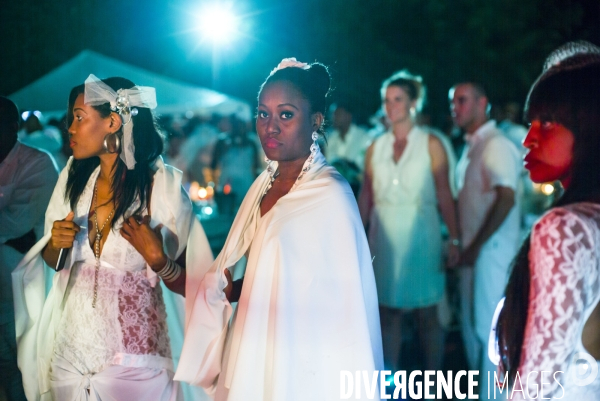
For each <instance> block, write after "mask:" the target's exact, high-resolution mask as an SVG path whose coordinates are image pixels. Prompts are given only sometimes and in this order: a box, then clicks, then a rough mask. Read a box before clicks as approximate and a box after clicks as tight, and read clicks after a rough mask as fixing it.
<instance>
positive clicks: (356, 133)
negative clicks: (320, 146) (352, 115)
mask: <svg viewBox="0 0 600 401" xmlns="http://www.w3.org/2000/svg"><path fill="white" fill-rule="evenodd" d="M371 141H372V138H371V136H369V134H368V133H367V131H365V130H364V129H362V128H360V127H358V126H357V125H354V124H351V125H350V128H349V129H348V132H346V136H344V138H343V139H342V136H341V135H340V131H338V130H334V131H332V132H331V134H330V135H329V136H328V138H327V147H326V149H325V156H326V157H327V161H328V162H329V163H333V162H335V161H336V160H338V159H346V160H349V161H351V162H353V163H355V164H356V165H357V166H358V168H360V170H361V171H362V170H363V169H364V165H365V152H366V151H367V148H368V147H369V145H370V144H371Z"/></svg>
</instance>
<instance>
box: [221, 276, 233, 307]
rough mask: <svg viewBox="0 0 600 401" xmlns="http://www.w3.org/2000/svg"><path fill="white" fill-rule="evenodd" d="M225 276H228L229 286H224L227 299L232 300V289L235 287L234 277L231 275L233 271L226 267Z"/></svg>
mask: <svg viewBox="0 0 600 401" xmlns="http://www.w3.org/2000/svg"><path fill="white" fill-rule="evenodd" d="M225 277H226V278H227V286H225V288H223V292H224V293H225V296H226V297H227V300H228V301H229V302H231V290H232V289H233V278H232V277H231V272H230V271H229V269H225Z"/></svg>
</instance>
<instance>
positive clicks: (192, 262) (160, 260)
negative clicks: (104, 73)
mask: <svg viewBox="0 0 600 401" xmlns="http://www.w3.org/2000/svg"><path fill="white" fill-rule="evenodd" d="M155 107H156V94H155V91H154V88H149V87H137V86H134V84H133V83H132V82H131V81H129V80H126V79H123V78H108V79H105V80H99V79H98V78H96V77H95V76H93V75H90V77H89V78H88V79H87V80H86V81H85V84H83V85H79V86H77V87H75V88H73V89H72V91H71V94H70V96H69V108H68V114H67V120H68V124H69V135H70V146H71V148H72V149H73V157H72V158H71V159H70V160H69V162H68V163H67V166H66V167H65V169H64V170H63V171H62V173H61V175H60V177H59V180H58V183H57V185H56V187H55V189H54V193H53V195H52V198H51V200H50V205H49V207H48V211H47V213H46V229H45V236H44V238H43V239H42V240H40V242H39V243H38V244H37V245H36V246H34V247H33V249H32V250H31V251H30V252H29V253H28V254H27V255H26V256H25V258H24V259H23V261H22V262H21V263H20V264H19V266H18V267H17V269H16V270H15V272H14V273H13V284H14V294H15V305H16V306H15V308H16V320H17V340H18V345H19V350H18V360H19V367H20V369H21V371H22V372H23V382H24V386H25V391H26V395H27V397H28V399H29V400H37V399H43V400H45V399H56V400H88V399H89V400H116V399H120V400H176V399H180V398H181V390H180V388H179V385H177V384H175V383H174V382H173V372H174V361H176V360H177V359H178V350H179V348H176V346H175V344H174V343H173V342H174V341H181V334H180V333H181V330H182V329H183V327H182V326H183V324H182V320H183V316H179V311H181V310H182V308H181V306H182V304H183V299H182V298H181V297H178V296H176V295H175V294H174V293H179V294H182V295H184V293H185V288H184V287H185V281H186V278H187V280H190V281H194V280H196V279H197V277H199V276H201V275H202V273H203V272H204V271H205V270H206V269H207V268H208V266H209V265H210V263H211V262H212V254H211V251H210V248H209V246H208V242H207V240H206V236H205V235H204V232H203V230H202V228H201V226H200V225H199V223H198V221H197V220H196V219H195V218H194V215H193V213H192V207H191V203H190V201H189V198H188V197H187V195H186V193H185V191H184V190H183V188H182V187H181V173H180V172H178V171H177V170H174V169H173V168H171V167H169V166H166V165H164V163H163V162H162V159H161V158H160V154H161V152H162V140H161V138H160V135H159V133H158V132H157V129H156V127H155V123H154V118H153V115H152V112H151V110H150V109H152V108H155ZM188 241H193V244H194V246H193V247H188V246H187V244H188ZM61 255H62V256H64V255H68V256H67V257H66V258H63V257H61ZM42 260H43V261H44V262H46V264H47V265H49V266H51V267H55V266H56V270H57V271H58V273H56V274H55V275H54V277H53V283H52V288H51V290H50V293H49V294H48V297H47V298H46V299H45V300H44V277H43V276H44V275H45V274H47V272H51V270H49V269H48V268H44V266H43V263H42ZM186 266H187V269H186ZM159 278H161V279H162V282H163V284H164V286H165V287H166V288H168V289H169V290H170V291H165V292H164V293H163V290H162V289H161V287H162V286H161V285H157V284H159V281H160V280H159ZM171 307H174V309H170V308H171ZM167 311H168V315H169V319H167ZM178 319H179V321H178ZM168 324H169V326H170V330H168V329H167V325H168ZM179 345H181V344H179ZM172 346H173V349H171V347H172Z"/></svg>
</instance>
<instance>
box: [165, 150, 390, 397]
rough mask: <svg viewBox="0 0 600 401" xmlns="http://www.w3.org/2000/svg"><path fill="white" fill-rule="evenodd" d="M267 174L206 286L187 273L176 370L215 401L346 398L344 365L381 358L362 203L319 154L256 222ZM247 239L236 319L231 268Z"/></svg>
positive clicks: (378, 364) (362, 366) (365, 365)
mask: <svg viewBox="0 0 600 401" xmlns="http://www.w3.org/2000/svg"><path fill="white" fill-rule="evenodd" d="M268 181H269V176H268V174H267V173H266V172H263V173H262V174H261V175H260V176H259V177H258V178H257V180H256V181H255V182H254V184H253V185H252V187H251V188H250V191H249V192H248V194H247V195H246V197H245V199H244V201H243V203H242V205H241V207H240V210H239V212H238V214H237V216H236V218H235V221H234V223H233V227H232V228H231V231H230V233H229V236H228V237H227V241H226V242H225V246H224V248H223V250H222V252H221V253H220V254H219V256H218V257H217V259H216V261H215V263H214V264H213V265H212V267H211V269H210V271H209V272H208V273H207V274H206V275H205V277H204V279H203V281H202V282H201V284H200V286H199V287H195V288H190V287H191V285H195V284H192V283H188V286H187V288H186V294H187V298H186V331H185V342H184V347H183V351H182V357H181V360H180V363H179V367H178V369H177V372H176V374H175V380H181V381H186V382H189V383H191V384H195V385H200V386H202V387H204V388H205V389H207V391H209V392H214V391H216V400H222V399H223V400H224V399H230V400H237V399H242V398H244V399H248V400H259V399H260V400H283V399H285V400H307V399H316V400H332V399H337V398H339V396H340V394H339V391H340V372H341V371H342V370H347V371H351V372H355V371H356V370H366V371H369V372H372V371H373V370H380V369H382V368H383V361H382V352H381V333H380V326H379V312H378V306H377V292H376V288H375V281H374V277H373V268H372V264H371V256H370V252H369V247H368V244H367V241H366V237H365V233H364V229H363V226H362V224H361V220H360V217H359V213H358V208H357V206H356V201H355V200H354V197H353V195H352V191H351V190H350V187H349V186H348V184H347V183H346V181H345V180H344V179H343V178H342V177H341V176H340V175H339V173H338V172H337V171H336V170H335V169H333V168H332V167H330V166H328V165H327V164H326V162H325V159H324V157H323V155H322V154H321V153H320V152H319V153H318V154H317V157H316V158H315V161H314V164H313V165H312V167H311V169H310V170H309V172H308V173H306V175H305V176H304V177H303V178H302V179H301V180H300V181H299V182H297V183H296V184H295V185H294V187H293V188H292V189H291V190H290V192H289V193H288V194H287V195H285V196H284V197H282V198H281V199H279V201H278V202H277V203H276V204H275V206H273V208H272V209H271V211H270V212H269V213H268V214H266V215H265V216H263V218H262V219H260V221H259V218H258V217H259V213H260V211H259V204H260V201H261V198H262V195H263V193H264V191H265V188H266V186H267V184H268ZM253 241H256V243H254V244H252V243H253ZM251 244H252V247H251V248H250V245H251ZM249 248H250V253H249V255H248V262H247V267H246V272H245V278H244V284H243V289H242V294H241V297H240V301H239V303H238V307H237V311H236V316H235V317H234V319H233V323H232V325H231V328H229V325H228V322H229V319H230V316H231V312H232V308H231V306H230V304H229V303H228V302H227V300H226V298H225V295H224V293H223V288H224V287H225V285H226V282H227V281H226V278H225V276H224V273H223V272H224V269H225V268H228V267H231V266H233V265H234V264H235V263H236V262H237V261H238V260H239V259H240V258H241V257H242V256H243V255H244V254H245V253H246V251H247V250H248V249H249ZM228 330H231V331H232V332H231V333H228ZM226 342H227V345H226V344H225V343H226ZM363 394H364V393H363Z"/></svg>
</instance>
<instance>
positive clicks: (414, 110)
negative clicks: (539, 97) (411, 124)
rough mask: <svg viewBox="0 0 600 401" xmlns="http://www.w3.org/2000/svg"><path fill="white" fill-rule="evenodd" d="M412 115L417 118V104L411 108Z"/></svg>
mask: <svg viewBox="0 0 600 401" xmlns="http://www.w3.org/2000/svg"><path fill="white" fill-rule="evenodd" d="M410 115H411V117H413V118H415V117H416V116H417V109H416V108H415V106H413V107H411V108H410Z"/></svg>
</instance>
